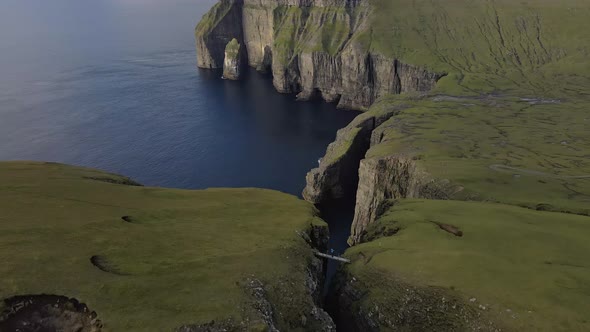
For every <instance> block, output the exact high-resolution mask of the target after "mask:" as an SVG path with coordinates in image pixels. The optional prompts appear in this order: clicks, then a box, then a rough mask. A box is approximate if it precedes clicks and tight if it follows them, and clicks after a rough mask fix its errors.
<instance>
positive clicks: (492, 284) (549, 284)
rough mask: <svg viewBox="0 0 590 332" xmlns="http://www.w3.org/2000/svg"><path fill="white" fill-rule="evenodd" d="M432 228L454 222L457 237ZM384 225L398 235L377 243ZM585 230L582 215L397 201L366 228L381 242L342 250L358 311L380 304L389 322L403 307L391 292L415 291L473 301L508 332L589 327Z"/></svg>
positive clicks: (589, 228)
mask: <svg viewBox="0 0 590 332" xmlns="http://www.w3.org/2000/svg"><path fill="white" fill-rule="evenodd" d="M433 222H439V223H444V224H451V225H453V226H456V227H458V228H460V230H461V231H462V232H463V236H462V237H457V236H454V235H452V234H450V233H448V232H446V231H444V230H442V229H440V228H439V227H438V226H437V225H436V224H434V223H433ZM383 227H385V228H391V229H394V228H400V230H399V231H398V233H397V234H395V235H393V236H390V237H384V236H382V231H381V229H382V228H383ZM588 234H590V222H589V220H588V218H587V217H583V216H577V215H566V214H559V213H552V212H540V211H533V210H529V209H523V208H519V207H514V206H509V205H501V204H492V203H480V202H458V201H433V200H402V201H398V202H396V204H395V205H394V207H392V208H391V209H390V210H389V211H388V212H387V213H386V214H385V215H383V216H382V217H381V218H380V220H379V221H378V222H377V223H375V224H373V225H372V226H371V227H370V228H369V229H368V233H367V235H366V236H367V237H374V236H377V237H378V238H376V239H374V240H373V241H371V242H368V243H363V244H360V245H357V246H355V247H353V248H351V249H349V250H348V251H347V252H346V257H348V258H351V259H352V264H351V265H350V266H348V268H347V269H348V270H349V271H350V272H352V273H353V275H354V276H355V277H356V278H357V279H358V280H360V281H361V282H362V283H364V284H365V285H366V287H367V288H368V289H369V292H368V297H367V298H366V299H365V300H363V302H362V305H365V306H366V305H369V306H377V307H379V308H380V310H381V312H382V313H384V314H385V315H386V316H388V315H389V316H388V317H396V316H395V314H396V313H399V312H400V311H403V310H404V307H403V306H401V307H399V306H396V305H395V304H397V301H398V299H400V298H403V295H404V294H403V292H404V291H405V289H400V287H398V286H399V285H413V286H419V287H423V288H430V289H431V290H432V293H434V294H439V297H438V298H434V299H432V300H435V301H441V299H442V298H443V297H445V296H446V298H447V299H450V297H449V296H456V295H458V296H460V298H462V299H463V301H464V302H465V303H467V304H469V305H471V304H472V302H470V299H475V300H473V301H474V302H473V306H474V307H475V308H476V309H477V310H478V311H480V312H481V314H483V315H484V316H485V317H486V319H490V320H492V321H495V322H497V325H499V326H503V327H504V328H505V330H513V331H588V330H590V318H589V317H588V312H589V310H590V264H589V263H588V262H589V261H588V253H589V252H590V242H589V241H588ZM361 253H362V254H361ZM445 290H446V291H445ZM443 301H444V300H443ZM479 305H482V306H485V310H484V309H481V308H480V307H479ZM423 307H428V305H427V304H423ZM449 311H450V310H449ZM432 314H433V315H434V313H432ZM443 315H444V313H443ZM447 315H449V317H448V319H450V320H452V319H453V317H451V315H450V312H449V313H447ZM432 317H435V316H432ZM443 317H444V316H443ZM433 320H434V321H437V320H436V319H433ZM438 321H439V323H440V322H443V321H444V319H443V320H438ZM442 326H444V324H443V325H442ZM442 326H441V328H442ZM438 330H444V329H438Z"/></svg>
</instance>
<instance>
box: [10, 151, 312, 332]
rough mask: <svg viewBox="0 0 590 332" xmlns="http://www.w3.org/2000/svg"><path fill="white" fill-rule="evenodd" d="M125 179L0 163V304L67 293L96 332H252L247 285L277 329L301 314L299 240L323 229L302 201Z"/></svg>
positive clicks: (256, 321) (303, 246)
mask: <svg viewBox="0 0 590 332" xmlns="http://www.w3.org/2000/svg"><path fill="white" fill-rule="evenodd" d="M129 183H131V182H129V180H128V179H126V178H122V177H120V176H116V175H112V174H107V173H103V172H100V171H96V170H91V169H84V168H77V167H71V166H66V165H60V164H52V163H33V162H3V163H0V210H1V211H2V213H1V214H0V261H1V262H2V264H0V275H2V278H0V299H5V298H9V297H12V296H15V295H29V294H33V295H35V294H55V295H65V296H68V297H73V298H76V299H78V300H79V301H80V302H83V303H85V304H87V305H88V307H89V308H90V309H91V310H95V311H96V312H97V314H98V317H99V319H101V321H102V322H103V324H104V330H106V331H171V330H173V329H175V328H178V327H180V326H182V325H184V324H201V323H207V322H210V321H212V320H216V321H232V322H234V323H235V324H234V325H237V324H238V323H243V322H246V324H245V326H246V327H248V328H252V329H254V328H255V327H256V326H259V325H262V326H265V325H264V324H261V323H263V322H262V321H261V318H260V314H259V313H258V312H257V311H256V310H255V309H254V308H255V305H254V304H253V303H254V302H255V301H256V299H255V298H253V297H252V296H251V294H250V292H249V291H248V289H247V284H248V280H250V279H252V278H255V279H256V280H259V281H260V282H262V284H264V288H265V291H266V293H267V295H266V296H267V298H268V300H269V301H270V302H272V303H273V304H274V305H275V308H274V309H275V316H276V317H275V319H278V321H279V324H282V323H285V322H287V321H289V320H290V319H292V318H293V317H296V318H295V319H297V320H300V319H301V316H302V315H305V314H307V313H306V312H302V311H303V310H305V308H306V306H307V305H309V302H310V299H309V297H308V296H307V295H308V294H307V290H306V286H305V282H304V280H305V277H306V266H307V264H308V261H309V260H310V259H311V255H312V252H311V250H310V247H309V245H308V244H307V242H306V241H305V240H304V239H303V237H302V236H301V235H300V234H301V233H306V232H308V231H309V230H310V228H311V226H312V224H314V225H320V226H321V225H323V221H321V220H320V219H319V218H317V217H315V215H316V210H315V208H314V207H313V206H312V205H311V204H308V203H306V202H303V201H301V200H299V199H297V198H296V197H293V196H290V195H286V194H282V193H278V192H274V191H270V190H263V189H208V190H199V191H190V190H172V189H163V188H149V187H141V186H132V185H125V184H129ZM122 217H125V218H124V219H125V220H123V219H122ZM93 257H94V258H93ZM91 258H92V259H91ZM94 263H98V265H99V266H96V265H95V264H94ZM0 306H1V305H0ZM0 311H1V308H0ZM285 324H286V323H285Z"/></svg>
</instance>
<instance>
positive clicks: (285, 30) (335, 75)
mask: <svg viewBox="0 0 590 332" xmlns="http://www.w3.org/2000/svg"><path fill="white" fill-rule="evenodd" d="M372 10H373V8H372V7H371V5H370V4H369V2H368V1H366V0H280V1H270V0H221V1H220V2H219V3H218V4H217V5H216V6H215V7H214V8H213V9H212V10H211V11H210V12H209V13H208V14H207V15H205V17H204V18H203V20H202V21H201V22H200V23H199V25H198V26H197V29H196V40H197V56H198V65H199V67H201V68H221V67H222V66H223V63H224V59H225V57H224V50H225V45H227V43H228V42H229V41H230V40H231V39H232V38H237V40H238V42H239V43H240V44H242V45H244V48H245V50H244V51H245V53H246V54H247V56H246V57H245V58H246V59H247V62H248V64H249V65H250V66H252V67H254V68H257V69H258V70H259V71H271V72H272V75H273V84H274V86H275V88H276V89H277V90H278V91H279V92H282V93H295V94H297V97H298V99H299V100H308V99H313V98H322V99H324V100H326V101H329V102H338V106H339V107H341V108H348V109H358V110H364V109H367V108H368V107H369V106H370V105H371V104H372V103H373V102H374V101H375V100H376V99H377V98H379V97H381V96H384V95H386V94H399V93H405V92H415V91H429V90H431V89H432V88H433V87H434V86H435V85H436V82H437V81H438V80H439V79H440V78H441V77H442V76H444V75H445V74H444V73H435V72H430V71H428V70H427V69H425V68H421V67H417V66H413V65H410V64H406V63H403V62H402V61H400V60H399V59H395V58H390V57H386V56H384V55H381V54H379V53H375V52H372V51H370V47H369V46H370V39H371V29H370V26H369V22H370V19H371V14H372Z"/></svg>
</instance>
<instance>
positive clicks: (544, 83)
mask: <svg viewBox="0 0 590 332" xmlns="http://www.w3.org/2000/svg"><path fill="white" fill-rule="evenodd" d="M371 4H372V5H373V7H374V8H375V10H374V15H373V21H372V23H371V26H370V29H368V32H364V34H365V38H366V39H369V40H370V44H369V45H370V46H368V47H369V48H370V49H371V50H372V51H373V52H378V53H382V54H384V55H387V56H393V57H396V58H399V59H400V60H401V61H403V62H404V63H410V64H413V65H419V66H425V67H427V68H430V69H431V70H434V71H441V72H447V73H449V76H447V77H446V78H443V79H442V80H441V82H440V83H439V85H438V87H437V90H438V91H440V92H444V93H452V94H480V93H488V92H499V91H502V92H510V93H513V94H518V95H542V96H544V97H552V96H562V95H563V93H564V92H566V93H568V94H573V95H585V96H586V97H589V96H590V92H589V91H590V90H588V87H589V86H590V66H589V65H588V64H589V61H588V56H589V55H590V38H588V31H590V20H588V17H590V4H589V3H588V2H587V1H584V0H564V1H553V0H533V1H526V2H524V1H512V0H449V1H437V0H371Z"/></svg>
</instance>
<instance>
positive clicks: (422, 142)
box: [367, 96, 590, 215]
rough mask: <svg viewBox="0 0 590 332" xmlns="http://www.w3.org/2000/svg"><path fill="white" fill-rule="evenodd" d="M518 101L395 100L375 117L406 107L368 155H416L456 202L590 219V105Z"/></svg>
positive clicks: (382, 104) (384, 104) (384, 103)
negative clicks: (510, 206) (449, 187)
mask: <svg viewBox="0 0 590 332" xmlns="http://www.w3.org/2000/svg"><path fill="white" fill-rule="evenodd" d="M536 102H538V101H528V100H521V99H519V98H507V97H501V98H496V97H486V98H460V99H457V98H451V97H444V96H438V97H423V98H411V97H400V96H398V97H391V98H386V99H384V100H382V101H381V102H380V103H378V104H376V105H375V106H374V107H373V109H372V110H371V112H369V113H370V114H372V113H378V112H382V111H383V110H384V109H387V108H390V107H394V106H395V105H397V106H398V107H400V106H405V107H406V109H404V110H403V111H401V112H400V114H399V115H397V116H395V117H393V118H392V119H390V120H389V121H387V122H386V123H385V124H383V126H382V129H383V133H382V138H381V143H380V144H377V145H374V146H373V147H372V148H371V149H370V150H369V152H368V153H367V157H379V156H386V155H390V154H397V153H409V154H412V155H414V158H415V159H416V163H417V164H418V166H419V167H420V168H421V169H423V170H424V171H425V172H426V173H428V174H429V175H430V176H431V177H432V179H434V180H450V181H451V182H452V183H453V184H454V185H456V186H458V187H459V188H460V189H461V190H460V191H458V192H456V193H454V194H452V195H451V198H453V199H459V200H464V199H467V200H483V201H492V202H502V203H507V204H513V205H518V206H523V207H529V208H533V209H535V208H539V209H545V210H553V211H563V212H573V213H578V214H585V215H590V158H589V156H590V130H588V127H589V126H590V113H589V112H588V110H589V109H590V102H580V101H563V102H560V103H553V102H548V103H542V102H539V103H536Z"/></svg>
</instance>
